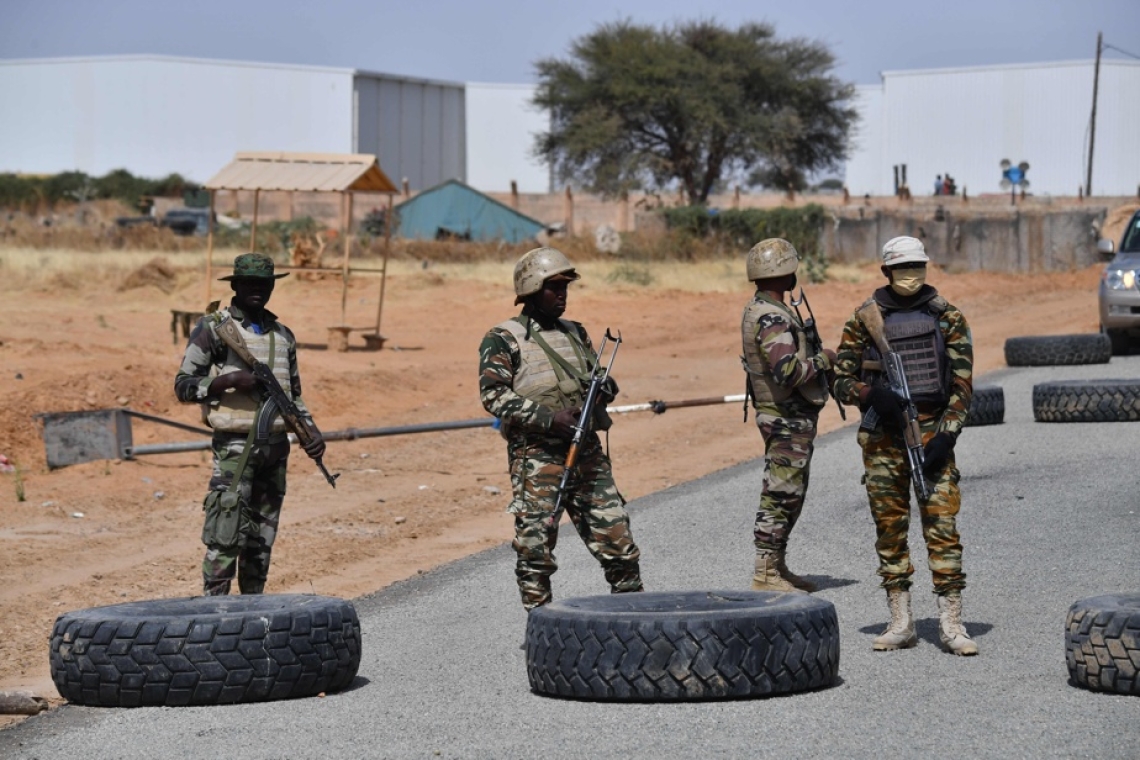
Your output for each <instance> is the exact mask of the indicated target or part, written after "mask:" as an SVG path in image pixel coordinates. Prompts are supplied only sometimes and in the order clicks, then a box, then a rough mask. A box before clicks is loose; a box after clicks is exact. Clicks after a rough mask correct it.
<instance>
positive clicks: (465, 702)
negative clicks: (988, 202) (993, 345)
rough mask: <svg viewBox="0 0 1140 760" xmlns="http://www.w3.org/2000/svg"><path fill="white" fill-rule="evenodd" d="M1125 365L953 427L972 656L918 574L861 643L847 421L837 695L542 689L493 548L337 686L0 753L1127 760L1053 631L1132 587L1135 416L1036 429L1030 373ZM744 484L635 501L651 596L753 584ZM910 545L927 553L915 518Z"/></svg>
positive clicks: (829, 534) (862, 552)
mask: <svg viewBox="0 0 1140 760" xmlns="http://www.w3.org/2000/svg"><path fill="white" fill-rule="evenodd" d="M1137 376H1140V357H1138V358H1130V359H1120V358H1117V359H1114V360H1113V361H1112V363H1111V364H1110V365H1107V366H1105V365H1100V366H1091V367H1072V368H1059V367H1058V368H1035V369H1014V370H1006V371H1003V372H1002V373H1000V374H997V375H992V376H990V377H989V378H986V382H987V383H998V384H1000V385H1002V386H1003V387H1004V388H1005V396H1006V405H1007V409H1006V422H1005V423H1004V424H1002V425H996V426H988V427H978V428H969V429H967V431H966V433H965V435H963V437H962V439H961V441H960V444H959V447H958V456H959V462H960V467H961V469H962V471H963V473H964V478H963V481H962V491H963V493H964V507H963V514H962V517H961V521H960V525H961V530H962V535H963V543H964V545H965V567H966V571H967V573H968V574H969V581H968V582H969V588H968V589H967V591H966V594H965V619H966V621H967V623H968V625H969V628H970V630H971V631H972V633H973V634H974V636H975V637H976V640H977V641H978V643H979V646H980V647H981V655H980V656H978V657H976V658H971V659H964V658H955V657H952V656H950V655H947V654H945V653H943V652H942V651H941V650H940V648H939V646H938V635H937V613H936V607H935V603H934V598H933V597H932V595H931V594H930V593H929V589H930V573H929V571H928V570H927V569H926V567H925V563H921V566H920V567H919V569H918V571H917V573H916V575H915V581H916V583H915V589H914V591H915V614H916V617H917V618H918V620H919V623H918V631H919V637H920V643H919V646H918V648H917V649H913V650H909V651H904V652H893V653H873V652H872V651H871V638H872V637H873V636H874V635H875V634H877V633H878V632H879V631H880V630H881V628H882V626H883V624H884V622H885V620H886V604H885V597H884V593H883V592H882V591H881V590H880V589H879V588H878V578H877V576H876V575H875V573H874V570H875V557H874V552H873V528H872V524H871V520H870V516H869V514H868V511H867V505H866V498H865V495H864V492H863V490H862V487H861V486H860V485H859V477H860V474H861V470H860V464H859V456H858V447H857V446H856V444H855V441H854V434H853V429H852V428H848V429H845V430H841V431H839V432H837V433H834V434H832V435H829V436H827V437H825V438H824V439H822V440H821V441H820V442H819V446H818V450H817V454H816V464H815V470H814V472H813V475H812V478H813V480H812V490H811V493H810V494H809V502H808V507H807V509H806V511H805V514H804V517H803V519H802V521H801V523H800V526H799V527H798V528H797V530H796V534H795V536H794V538H793V554H792V555H791V565H792V567H793V569H796V570H798V571H799V572H801V573H804V574H806V575H808V576H809V577H813V579H814V580H816V581H817V582H820V583H821V585H822V586H823V589H822V590H821V591H820V592H819V593H818V595H819V596H820V597H822V598H824V599H828V600H830V601H831V602H833V603H834V604H835V606H836V608H837V609H838V612H839V622H840V629H841V632H842V639H841V650H842V658H841V663H840V676H841V682H840V683H839V685H837V686H835V687H833V688H830V689H825V690H822V691H818V692H813V693H807V694H798V695H792V696H785V697H778V698H773V699H766V700H747V701H730V702H715V703H691V704H602V703H589V702H571V701H564V700H556V699H550V698H544V697H539V696H536V695H534V694H532V693H531V692H530V691H529V690H528V687H527V682H526V673H525V661H524V658H525V655H524V653H523V652H522V651H520V650H519V644H520V642H521V641H522V636H523V628H524V624H525V620H524V615H523V613H522V611H521V609H520V608H519V605H518V601H517V598H516V594H515V591H514V583H513V574H512V567H513V562H512V559H513V555H512V552H511V550H510V548H509V546H505V545H504V546H501V547H499V548H496V549H492V550H489V551H486V552H483V553H481V554H478V555H475V556H473V557H470V558H467V559H465V560H462V561H459V562H456V563H453V564H451V565H448V566H446V567H444V568H441V569H439V570H437V571H434V572H431V573H428V574H426V575H424V576H421V577H418V578H416V579H414V580H413V581H409V582H405V583H401V584H397V585H396V586H394V587H391V588H389V589H387V590H386V591H384V592H382V593H379V594H376V595H373V596H370V597H367V598H364V599H361V600H358V602H357V608H358V611H359V613H360V616H361V624H362V628H363V631H364V658H363V662H362V665H361V669H360V677H359V678H358V680H357V683H356V684H355V686H354V687H353V688H352V689H351V690H350V691H347V692H345V693H342V694H338V695H333V696H329V697H326V698H323V699H306V700H295V701H291V702H276V703H269V704H261V705H248V706H233V707H215V708H173V709H156V708H145V709H135V710H113V709H92V708H81V707H64V708H62V709H60V710H58V711H55V712H53V713H52V714H50V715H46V716H41V717H39V718H35V719H31V720H28V721H26V722H25V723H23V724H21V725H20V726H17V727H16V728H14V729H11V730H8V731H4V732H0V756H3V757H6V758H63V757H68V758H73V757H82V758H85V759H87V758H91V759H94V758H204V757H222V756H227V755H228V756H241V757H246V758H282V757H290V758H308V757H333V758H358V757H395V758H405V757H411V758H417V757H427V758H430V757H459V758H484V757H492V758H500V757H501V758H513V757H518V758H525V757H536V756H545V757H551V758H561V757H657V758H674V757H677V758H687V757H694V756H701V757H746V756H760V757H765V756H770V757H796V758H808V757H838V756H843V757H856V758H863V757H867V758H871V757H873V758H883V757H886V758H891V757H902V756H919V757H931V756H948V757H964V758H965V757H1001V758H1008V757H1033V758H1052V757H1058V758H1060V757H1065V758H1068V757H1096V758H1136V757H1140V701H1138V699H1137V698H1136V697H1123V696H1113V695H1103V694H1095V693H1091V692H1088V691H1085V690H1082V689H1078V688H1074V687H1073V686H1070V685H1069V684H1068V682H1067V671H1066V668H1065V662H1064V647H1063V639H1062V636H1063V625H1064V619H1065V613H1066V610H1067V609H1068V607H1069V605H1070V604H1071V603H1072V602H1073V601H1075V600H1077V599H1080V598H1083V597H1087V596H1092V595H1096V594H1102V593H1114V592H1123V591H1137V590H1140V562H1138V560H1140V548H1138V547H1140V515H1138V513H1140V499H1138V498H1137V495H1136V494H1137V491H1138V486H1140V483H1138V482H1137V481H1138V480H1140V475H1138V470H1140V468H1137V466H1136V461H1137V450H1138V448H1140V424H1138V423H1102V424H1046V423H1035V422H1034V421H1033V415H1032V409H1031V403H1030V398H1031V395H1030V394H1031V388H1032V385H1033V383H1034V382H1040V381H1042V380H1046V379H1067V378H1105V377H1117V378H1124V377H1137ZM672 413H673V414H677V413H681V414H685V413H691V412H672ZM678 445H684V441H678ZM759 445H760V444H759V436H757V447H759ZM694 455H699V452H694ZM616 457H617V459H618V462H619V470H618V478H619V482H620V475H621V473H620V460H621V452H616ZM760 479H761V472H760V467H759V466H758V465H757V464H756V463H750V464H746V465H742V466H739V467H734V468H731V469H727V470H724V471H722V472H719V473H716V474H714V475H711V476H709V477H706V478H703V479H701V480H699V481H695V482H692V483H688V484H685V485H682V486H678V487H675V488H672V489H669V490H667V491H664V492H661V493H658V494H654V495H652V496H648V497H646V498H643V499H639V500H638V501H636V502H634V503H633V504H631V505H630V511H631V514H632V516H633V522H634V530H635V535H636V536H637V538H638V541H639V543H640V544H641V546H642V549H643V552H644V556H645V561H644V574H645V579H646V582H647V584H648V585H649V587H650V588H652V589H655V590H664V589H715V588H744V587H747V584H748V581H749V578H750V575H751V553H752V549H751V532H750V531H751V525H752V519H753V513H754V509H755V503H756V500H757V497H758V490H759V486H760ZM562 539H563V543H562V551H561V552H560V559H561V561H562V569H561V571H560V572H559V573H558V575H557V576H556V577H555V580H556V589H555V590H556V593H557V594H558V595H559V596H561V597H568V596H579V595H588V594H597V593H603V592H604V590H605V587H604V584H603V582H602V576H601V572H600V571H599V570H598V568H597V567H596V566H595V565H594V564H593V561H592V560H591V559H590V558H589V556H588V555H587V554H586V552H585V550H584V549H583V547H582V546H581V544H580V543H579V542H578V541H577V539H576V537H574V536H573V535H572V534H570V533H568V532H567V531H563V536H562ZM911 542H912V546H919V547H921V546H922V543H921V536H920V535H919V533H918V530H917V528H914V529H912V532H911ZM920 556H921V554H920ZM45 656H46V652H45Z"/></svg>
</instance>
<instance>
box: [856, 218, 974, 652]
mask: <svg viewBox="0 0 1140 760" xmlns="http://www.w3.org/2000/svg"><path fill="white" fill-rule="evenodd" d="M929 261H930V257H929V256H927V254H926V247H925V246H924V245H923V243H922V241H921V240H919V239H917V238H914V237H910V236H901V237H896V238H892V239H890V240H888V241H887V243H886V244H885V245H884V246H883V264H882V268H881V271H882V273H883V275H884V276H885V277H886V278H887V280H888V281H889V282H888V284H887V285H886V286H885V287H881V288H879V289H878V290H876V291H875V292H874V294H873V295H872V296H871V298H870V299H868V300H867V301H866V302H865V303H864V304H863V305H862V306H860V307H859V309H858V310H857V311H856V312H855V314H854V315H853V316H852V317H851V319H849V320H848V321H847V324H846V325H845V326H844V328H843V340H842V341H841V342H840V344H839V352H838V354H839V355H838V359H837V361H836V366H835V375H836V379H835V384H834V391H835V396H836V398H838V399H839V400H840V401H842V402H843V403H845V404H850V405H858V406H859V407H860V408H861V409H863V410H867V409H872V408H873V409H874V410H875V412H877V414H878V416H879V419H880V422H879V424H878V426H877V427H876V428H875V429H874V430H865V429H862V428H860V430H859V434H858V440H859V445H860V446H861V447H862V449H863V465H864V468H865V470H866V475H865V478H864V482H865V484H866V487H867V496H868V499H869V502H870V506H871V516H872V518H873V519H874V521H875V529H876V531H877V534H878V539H877V541H876V542H875V549H876V551H877V553H878V557H879V576H880V577H881V578H882V579H883V580H882V587H883V588H885V589H886V591H887V606H888V608H889V610H890V616H891V622H890V623H889V624H888V625H887V628H886V630H884V631H883V633H882V634H881V635H880V636H878V637H876V638H875V640H874V642H873V644H872V648H873V649H875V650H879V651H884V650H893V649H906V648H909V647H913V646H915V645H917V643H918V638H917V636H916V635H915V629H914V615H913V613H912V611H911V599H910V585H911V581H910V576H911V575H912V574H913V573H914V566H913V565H912V564H911V560H910V552H909V549H908V547H907V532H908V530H909V528H910V490H911V488H910V484H911V473H910V464H909V461H908V458H907V451H906V445H905V442H904V439H903V429H902V426H903V422H904V420H903V413H902V410H901V407H900V401H899V398H898V396H897V395H896V394H895V393H894V392H893V391H891V390H890V388H889V387H887V385H886V383H885V375H884V372H883V370H882V358H883V357H881V356H880V355H879V350H878V348H877V347H876V345H875V340H874V339H873V337H872V335H871V332H870V330H871V329H874V330H876V331H878V330H880V329H881V331H882V337H883V338H885V340H886V342H887V343H888V344H889V345H890V349H891V351H892V352H894V353H897V354H898V355H899V357H900V359H901V360H902V365H903V372H904V374H905V375H906V380H907V384H908V386H909V388H910V392H911V396H912V398H913V400H914V403H915V406H916V408H917V411H918V424H919V428H920V430H921V433H922V440H923V444H924V458H925V462H924V465H923V475H924V476H925V478H926V479H927V481H928V482H930V483H931V484H933V488H932V489H931V496H930V498H929V499H928V500H927V501H926V502H925V503H919V505H918V511H919V514H920V515H921V518H922V536H923V539H924V540H925V542H926V549H927V555H928V563H929V566H930V571H931V575H932V576H933V581H934V593H935V596H936V598H937V601H938V610H939V626H938V628H939V637H940V639H941V641H942V644H943V646H944V647H945V648H946V649H947V651H949V652H952V653H954V654H958V655H973V654H977V652H978V646H977V644H976V643H974V640H973V639H972V638H970V635H969V633H967V631H966V627H965V625H964V624H963V623H962V590H963V589H964V588H965V587H966V574H965V573H964V572H962V542H961V539H960V538H959V536H958V527H957V522H956V519H955V518H956V516H957V514H958V510H959V509H960V507H961V501H962V495H961V492H960V491H959V490H958V479H959V473H958V469H957V467H956V465H955V462H954V443H955V441H956V440H957V439H958V435H959V434H960V433H961V432H962V426H963V424H964V423H965V421H966V414H967V412H968V411H969V408H970V399H971V397H972V396H973V363H974V350H973V342H972V339H971V336H970V327H969V325H968V324H967V322H966V318H965V316H963V315H962V312H961V311H959V310H958V309H957V308H955V307H954V306H952V305H951V304H950V303H949V302H948V301H947V300H946V299H945V298H943V297H942V296H940V295H939V294H938V291H937V290H935V289H934V288H933V287H931V286H930V285H927V284H926V265H927V263H928V262H929ZM868 325H872V327H870V328H869V327H868ZM880 326H881V327H880Z"/></svg>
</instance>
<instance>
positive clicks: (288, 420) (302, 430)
mask: <svg viewBox="0 0 1140 760" xmlns="http://www.w3.org/2000/svg"><path fill="white" fill-rule="evenodd" d="M216 331H217V333H218V337H219V338H221V339H222V340H223V341H225V343H226V345H228V346H229V347H230V348H231V349H233V351H234V353H235V354H237V355H238V356H240V357H241V360H242V361H244V362H245V363H246V364H248V365H249V367H250V370H251V371H252V372H253V376H254V377H255V378H257V383H258V385H259V386H260V387H261V389H262V392H263V393H264V394H265V396H266V398H265V402H264V403H263V404H262V405H261V409H260V410H259V411H258V414H257V420H256V422H255V423H254V424H256V425H257V438H258V439H260V440H264V439H266V438H268V437H269V432H270V429H271V428H272V426H273V420H274V418H275V417H277V415H281V419H282V420H284V421H285V427H287V428H289V430H290V432H292V433H293V434H294V435H295V436H297V441H298V442H299V443H300V444H301V446H302V447H304V446H308V445H309V444H310V443H311V442H312V441H314V440H316V438H317V436H319V435H320V434H321V431H320V430H318V429H317V426H316V425H315V424H313V421H312V419H311V418H309V417H306V416H305V415H304V414H302V413H301V410H300V409H299V408H298V407H297V404H296V402H295V401H293V399H292V398H291V397H290V396H289V394H288V393H286V392H285V389H284V388H282V387H281V383H280V382H278V380H277V378H276V377H274V375H273V370H272V369H270V368H269V366H268V365H267V364H265V363H264V362H260V361H258V360H257V357H255V356H254V355H253V353H252V352H251V351H250V350H249V347H248V346H246V345H245V341H244V340H242V337H241V333H239V332H238V330H237V327H236V326H235V325H234V323H233V321H232V320H231V319H226V320H225V321H224V322H222V323H221V324H220V325H218V326H217V328H216ZM313 461H314V462H316V463H317V467H318V468H320V470H321V473H323V474H324V476H325V480H327V481H328V482H329V485H330V486H332V487H333V488H336V479H337V478H339V477H340V473H339V472H338V473H337V474H336V475H331V474H329V471H328V469H327V468H326V467H325V463H324V461H323V460H322V458H321V457H318V458H316V459H313Z"/></svg>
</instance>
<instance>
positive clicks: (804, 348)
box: [740, 238, 835, 592]
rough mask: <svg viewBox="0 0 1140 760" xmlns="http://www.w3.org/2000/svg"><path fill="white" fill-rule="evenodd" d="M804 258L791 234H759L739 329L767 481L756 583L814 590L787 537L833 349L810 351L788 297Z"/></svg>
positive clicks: (756, 536) (799, 505) (797, 509)
mask: <svg viewBox="0 0 1140 760" xmlns="http://www.w3.org/2000/svg"><path fill="white" fill-rule="evenodd" d="M799 265H800V257H799V254H798V253H797V252H796V249H795V247H793V246H792V244H791V243H789V242H788V241H787V240H781V239H779V238H772V239H769V240H762V241H760V242H759V243H757V244H756V245H754V246H753V247H752V250H750V251H749V252H748V257H747V259H746V262H745V266H746V271H747V273H748V279H749V280H751V281H752V282H753V284H755V285H756V294H755V295H754V296H753V297H752V300H751V301H749V302H748V305H747V306H745V307H744V316H743V318H742V319H741V325H740V331H741V338H742V340H743V345H744V357H743V364H744V371H745V373H746V377H747V379H748V385H747V388H748V395H749V396H750V397H751V400H752V409H753V411H754V412H755V415H756V426H757V427H758V428H760V437H761V438H762V439H763V440H764V485H763V490H762V491H761V494H760V506H759V508H758V509H757V511H756V523H755V525H754V527H753V542H754V544H755V546H756V564H755V573H754V574H753V576H752V588H754V589H757V590H760V591H796V590H799V591H809V592H810V591H815V590H816V586H815V584H814V583H812V582H811V581H809V580H807V579H805V578H801V577H800V576H798V575H796V574H795V573H793V572H792V571H791V570H789V569H788V564H787V551H788V539H789V538H790V537H791V535H792V529H793V528H794V527H795V526H796V521H798V520H799V518H800V513H801V512H802V511H803V506H804V497H805V496H807V487H808V475H809V471H810V469H811V457H812V451H813V450H814V445H815V435H816V430H817V427H818V422H819V410H820V409H821V408H822V407H823V405H824V404H825V403H827V399H828V392H827V388H828V380H827V377H826V374H827V373H828V372H829V371H830V370H831V368H832V366H833V365H834V364H835V352H834V351H832V350H830V349H826V348H825V349H823V351H821V352H819V353H817V354H810V353H809V351H810V348H809V345H808V339H807V335H806V333H805V332H804V325H803V322H801V321H800V319H799V317H798V316H796V313H795V312H794V311H792V310H791V309H790V308H788V306H787V304H786V303H785V300H784V298H785V294H786V293H787V292H788V291H790V290H792V289H794V288H795V287H796V270H797V269H799Z"/></svg>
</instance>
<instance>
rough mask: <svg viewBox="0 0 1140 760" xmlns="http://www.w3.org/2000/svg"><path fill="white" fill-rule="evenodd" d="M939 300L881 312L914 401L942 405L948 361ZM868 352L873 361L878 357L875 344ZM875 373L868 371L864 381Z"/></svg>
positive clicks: (885, 334) (945, 397)
mask: <svg viewBox="0 0 1140 760" xmlns="http://www.w3.org/2000/svg"><path fill="white" fill-rule="evenodd" d="M939 301H940V299H935V301H931V302H930V304H928V305H927V306H925V307H924V308H922V309H920V310H918V311H888V312H887V313H886V314H884V315H883V337H885V338H886V339H887V343H889V344H890V346H891V349H892V350H894V351H895V353H897V354H898V355H899V358H900V359H901V360H902V365H903V372H904V373H905V374H906V382H907V386H908V387H909V388H910V395H911V399H912V400H914V402H915V403H925V404H933V405H944V404H945V403H946V402H947V400H948V399H949V398H950V363H949V362H948V361H947V358H946V339H945V337H944V336H943V335H942V330H941V329H940V328H939V326H938V318H939V316H941V314H942V312H943V311H945V306H943V305H942V303H940V302H939ZM935 312H936V313H935ZM868 353H869V354H871V355H872V356H871V360H872V362H877V361H878V360H880V359H881V357H880V356H879V352H878V350H877V349H875V348H874V347H871V348H870V349H869V351H868ZM880 366H881V365H880ZM864 374H865V375H867V374H868V373H866V372H865V373H864ZM874 374H877V373H873V374H871V375H868V377H866V378H864V379H865V381H868V382H871V381H873V380H871V379H870V378H872V377H873V375H874Z"/></svg>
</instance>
